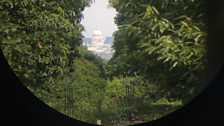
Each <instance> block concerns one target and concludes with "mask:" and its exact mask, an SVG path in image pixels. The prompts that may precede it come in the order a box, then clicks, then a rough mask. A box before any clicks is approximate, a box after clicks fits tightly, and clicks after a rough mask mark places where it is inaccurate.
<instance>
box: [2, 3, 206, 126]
mask: <svg viewBox="0 0 224 126" xmlns="http://www.w3.org/2000/svg"><path fill="white" fill-rule="evenodd" d="M91 2H92V1H91V0H66V1H62V0H59V1H48V0H39V1H36V0H29V1H27V0H14V1H11V0H2V1H1V2H0V47H1V49H2V51H3V52H4V55H5V57H6V59H7V60H8V62H9V64H10V66H11V67H12V69H13V70H14V71H15V73H16V75H17V76H18V77H19V78H20V79H21V81H22V82H23V83H24V84H25V85H26V86H27V87H28V88H29V89H30V90H31V91H32V92H33V93H34V94H35V95H36V96H37V97H38V98H40V99H41V100H43V101H44V102H45V103H46V104H48V105H50V106H51V107H53V108H55V109H56V110H58V111H60V112H62V113H64V114H66V115H69V116H71V117H74V118H76V119H79V120H82V121H87V122H91V123H96V120H97V119H100V120H102V124H103V125H118V124H123V125H128V124H134V123H141V122H144V121H150V120H154V119H157V118H159V117H161V116H164V115H166V114H168V113H170V112H172V111H174V110H176V109H177V108H179V107H180V106H182V105H183V104H185V103H187V102H189V101H190V100H191V99H192V98H193V97H194V96H196V95H197V94H198V93H199V92H200V91H201V89H202V88H203V87H204V86H205V85H203V84H201V83H200V76H201V75H202V73H203V69H204V66H205V63H206V32H205V31H206V27H205V23H204V22H205V20H206V18H205V14H204V12H203V9H204V2H203V1H202V0H110V6H112V7H114V8H115V9H116V10H117V12H118V14H117V16H116V24H117V25H118V30H117V31H116V32H115V33H114V44H113V48H114V49H115V54H114V56H113V58H112V59H111V60H110V61H104V60H102V59H101V58H99V57H97V56H95V55H93V54H91V53H90V52H89V51H87V50H86V49H85V47H83V46H81V43H82V37H83V36H82V34H81V32H82V31H83V27H82V25H81V24H80V21H81V19H82V17H83V16H82V11H83V10H84V8H85V7H86V6H89V5H90V4H91Z"/></svg>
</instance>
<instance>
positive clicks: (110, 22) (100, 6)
mask: <svg viewBox="0 0 224 126" xmlns="http://www.w3.org/2000/svg"><path fill="white" fill-rule="evenodd" d="M108 4H109V2H108V0H95V2H93V3H92V4H91V6H90V7H87V8H86V9H85V10H84V12H83V15H84V19H83V20H82V22H81V24H82V25H83V26H84V28H85V31H84V32H83V35H84V37H92V33H93V31H94V30H96V29H97V28H99V29H100V30H101V31H102V33H103V35H104V37H106V36H112V34H113V32H114V31H116V30H117V26H116V25H115V23H114V17H115V16H116V10H115V9H113V8H112V7H108Z"/></svg>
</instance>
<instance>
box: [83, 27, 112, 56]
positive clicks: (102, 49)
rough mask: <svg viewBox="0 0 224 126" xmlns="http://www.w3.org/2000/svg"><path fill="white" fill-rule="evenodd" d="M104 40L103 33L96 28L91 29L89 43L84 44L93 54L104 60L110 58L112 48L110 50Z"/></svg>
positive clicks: (109, 46)
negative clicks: (91, 33)
mask: <svg viewBox="0 0 224 126" xmlns="http://www.w3.org/2000/svg"><path fill="white" fill-rule="evenodd" d="M104 40H105V39H104V37H103V33H102V32H101V31H100V30H99V28H97V29H96V30H94V31H93V35H92V41H91V44H85V43H84V45H85V46H86V47H87V49H88V50H89V51H91V52H92V53H93V54H95V55H98V56H100V57H101V58H103V59H105V60H110V59H111V58H112V56H113V53H114V50H112V48H111V45H110V44H105V43H104Z"/></svg>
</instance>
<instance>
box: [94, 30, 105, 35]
mask: <svg viewBox="0 0 224 126" xmlns="http://www.w3.org/2000/svg"><path fill="white" fill-rule="evenodd" d="M93 36H103V33H102V32H101V31H100V30H98V29H97V30H95V31H93Z"/></svg>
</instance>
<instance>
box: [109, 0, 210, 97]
mask: <svg viewBox="0 0 224 126" xmlns="http://www.w3.org/2000/svg"><path fill="white" fill-rule="evenodd" d="M110 3H111V6H113V7H114V8H115V9H116V10H117V12H118V15H117V17H116V18H115V19H116V24H117V25H118V29H119V30H118V31H116V32H115V34H114V45H113V47H114V49H115V57H113V59H112V62H119V64H121V65H122V64H125V65H122V67H123V68H122V69H119V70H121V71H120V73H122V72H125V71H127V70H129V72H130V74H134V73H136V74H138V75H140V76H143V77H144V78H147V79H148V80H149V81H154V82H155V81H157V80H159V81H160V82H159V85H160V87H161V89H162V90H166V92H167V93H166V95H167V98H170V99H182V100H184V101H189V99H191V98H192V97H194V96H195V95H196V94H197V93H198V92H199V91H200V89H201V88H202V87H204V85H203V84H200V81H199V79H200V76H201V74H202V73H203V69H204V66H205V63H206V33H205V29H206V27H205V23H204V22H205V20H206V18H205V14H204V10H203V9H204V2H203V1H202V0H195V1H188V0H156V1H154V0H148V1H146V0H138V1H135V0H110ZM130 8H132V9H130ZM123 56H124V57H126V56H127V57H126V58H123ZM114 68H116V67H114ZM117 68H120V67H117ZM117 70H118V69H117ZM113 71H116V70H113ZM115 73H116V72H115Z"/></svg>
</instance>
